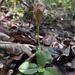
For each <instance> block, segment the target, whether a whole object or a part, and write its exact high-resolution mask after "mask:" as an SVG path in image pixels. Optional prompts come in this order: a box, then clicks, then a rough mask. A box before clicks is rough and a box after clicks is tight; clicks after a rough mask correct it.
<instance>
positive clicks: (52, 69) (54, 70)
mask: <svg viewBox="0 0 75 75" xmlns="http://www.w3.org/2000/svg"><path fill="white" fill-rule="evenodd" d="M46 71H48V72H50V73H51V75H59V73H58V71H57V69H56V68H55V67H46Z"/></svg>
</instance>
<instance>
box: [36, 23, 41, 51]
mask: <svg viewBox="0 0 75 75" xmlns="http://www.w3.org/2000/svg"><path fill="white" fill-rule="evenodd" d="M36 35H37V39H38V46H39V50H41V46H40V39H39V23H37V29H36Z"/></svg>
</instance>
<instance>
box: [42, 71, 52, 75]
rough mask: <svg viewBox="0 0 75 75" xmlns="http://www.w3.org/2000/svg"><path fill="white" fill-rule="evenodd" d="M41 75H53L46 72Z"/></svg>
mask: <svg viewBox="0 0 75 75" xmlns="http://www.w3.org/2000/svg"><path fill="white" fill-rule="evenodd" d="M43 75H53V74H52V73H50V72H48V71H45V72H44V74H43Z"/></svg>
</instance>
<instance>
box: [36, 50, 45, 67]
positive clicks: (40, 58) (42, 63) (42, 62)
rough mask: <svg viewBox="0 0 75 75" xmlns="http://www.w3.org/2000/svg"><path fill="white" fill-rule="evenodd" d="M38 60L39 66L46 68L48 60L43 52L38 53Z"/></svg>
mask: <svg viewBox="0 0 75 75" xmlns="http://www.w3.org/2000/svg"><path fill="white" fill-rule="evenodd" d="M36 60H37V64H38V65H39V66H41V67H42V68H43V67H44V66H45V64H46V58H45V54H44V53H43V51H37V52H36Z"/></svg>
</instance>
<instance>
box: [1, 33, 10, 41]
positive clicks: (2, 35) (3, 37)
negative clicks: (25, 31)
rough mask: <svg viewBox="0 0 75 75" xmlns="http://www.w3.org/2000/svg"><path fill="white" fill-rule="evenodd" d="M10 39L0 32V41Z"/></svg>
mask: <svg viewBox="0 0 75 75" xmlns="http://www.w3.org/2000/svg"><path fill="white" fill-rule="evenodd" d="M9 38H10V37H9V36H8V35H6V34H4V33H2V32H0V40H2V41H7V40H8V39H9Z"/></svg>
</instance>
